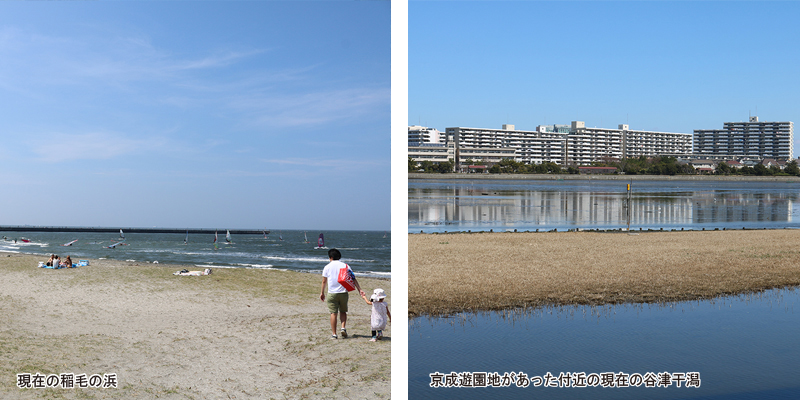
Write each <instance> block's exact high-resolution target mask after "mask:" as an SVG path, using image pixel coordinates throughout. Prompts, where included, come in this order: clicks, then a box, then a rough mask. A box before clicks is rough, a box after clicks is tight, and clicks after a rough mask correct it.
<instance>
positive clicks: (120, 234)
mask: <svg viewBox="0 0 800 400" xmlns="http://www.w3.org/2000/svg"><path fill="white" fill-rule="evenodd" d="M119 238H120V239H125V234H124V233H122V229H120V230H119Z"/></svg>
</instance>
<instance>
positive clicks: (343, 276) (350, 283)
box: [338, 264, 356, 292]
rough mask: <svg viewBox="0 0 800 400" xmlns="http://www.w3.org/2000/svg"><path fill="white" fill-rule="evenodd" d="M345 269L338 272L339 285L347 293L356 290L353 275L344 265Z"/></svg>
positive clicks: (347, 266)
mask: <svg viewBox="0 0 800 400" xmlns="http://www.w3.org/2000/svg"><path fill="white" fill-rule="evenodd" d="M344 266H345V267H344V268H342V269H340V270H339V279H338V281H339V284H340V285H342V287H344V288H345V289H347V291H348V292H352V291H353V290H356V284H355V281H356V276H355V275H353V271H352V270H351V269H350V266H349V265H347V264H345V265H344Z"/></svg>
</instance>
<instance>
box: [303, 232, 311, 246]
mask: <svg viewBox="0 0 800 400" xmlns="http://www.w3.org/2000/svg"><path fill="white" fill-rule="evenodd" d="M303 237H304V238H305V242H306V243H311V242H309V241H308V234H307V233H306V231H303Z"/></svg>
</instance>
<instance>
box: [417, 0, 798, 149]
mask: <svg viewBox="0 0 800 400" xmlns="http://www.w3.org/2000/svg"><path fill="white" fill-rule="evenodd" d="M408 15H409V17H408V20H409V25H408V32H409V39H408V63H409V64H408V65H409V66H408V87H409V89H408V101H409V106H408V124H413V125H416V124H420V123H421V124H422V125H426V126H430V127H433V128H437V129H439V130H444V129H445V128H447V127H453V126H468V127H479V128H500V127H501V125H502V124H506V123H509V124H514V125H516V128H517V129H522V130H534V129H535V128H536V126H537V125H540V124H569V123H570V121H576V120H577V121H585V122H586V125H587V126H597V127H606V128H616V127H617V125H619V124H624V123H628V124H629V125H630V126H631V129H643V130H657V131H666V132H685V133H691V132H692V131H693V130H694V129H721V128H722V124H723V123H724V122H731V121H747V119H748V117H749V115H751V114H752V115H758V117H759V119H760V120H761V121H793V122H795V124H797V123H800V108H798V107H797V104H798V102H797V94H798V91H799V89H800V74H798V73H797V70H798V65H800V59H798V56H799V55H800V53H798V52H797V51H796V48H797V46H798V43H799V42H800V24H797V22H796V17H797V15H800V3H799V2H719V1H715V2H692V1H687V2H655V1H652V2H651V1H629V2H601V1H598V2H571V1H568V2H540V1H534V2H478V1H476V2H472V1H469V2H460V1H454V2H420V1H410V2H409V6H408ZM796 137H797V135H796ZM799 152H800V149H799V148H798V145H797V144H795V156H797V155H798V153H799Z"/></svg>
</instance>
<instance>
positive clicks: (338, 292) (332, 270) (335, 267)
mask: <svg viewBox="0 0 800 400" xmlns="http://www.w3.org/2000/svg"><path fill="white" fill-rule="evenodd" d="M341 258H342V253H341V252H340V251H339V250H337V249H330V250H328V259H329V260H330V263H328V265H326V266H325V268H324V269H323V270H322V289H321V291H320V294H319V299H320V301H325V287H326V286H327V287H328V301H327V305H328V311H330V314H331V332H332V333H333V334H332V335H331V339H338V338H339V337H338V336H336V314H337V313H338V314H339V319H340V320H341V321H342V329H341V331H340V333H341V335H342V338H346V337H347V329H346V328H345V325H346V324H347V300H348V298H349V293H348V291H347V289H346V288H345V287H344V286H342V284H341V283H339V273H340V270H342V269H343V268H344V269H350V267H349V266H348V265H347V264H345V263H343V262H341V261H339V260H340V259H341ZM351 273H352V271H351ZM352 279H353V285H354V286H355V288H356V289H358V293H359V294H361V295H362V296H364V295H365V294H364V291H363V290H361V285H359V284H358V280H356V279H355V276H352Z"/></svg>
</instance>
